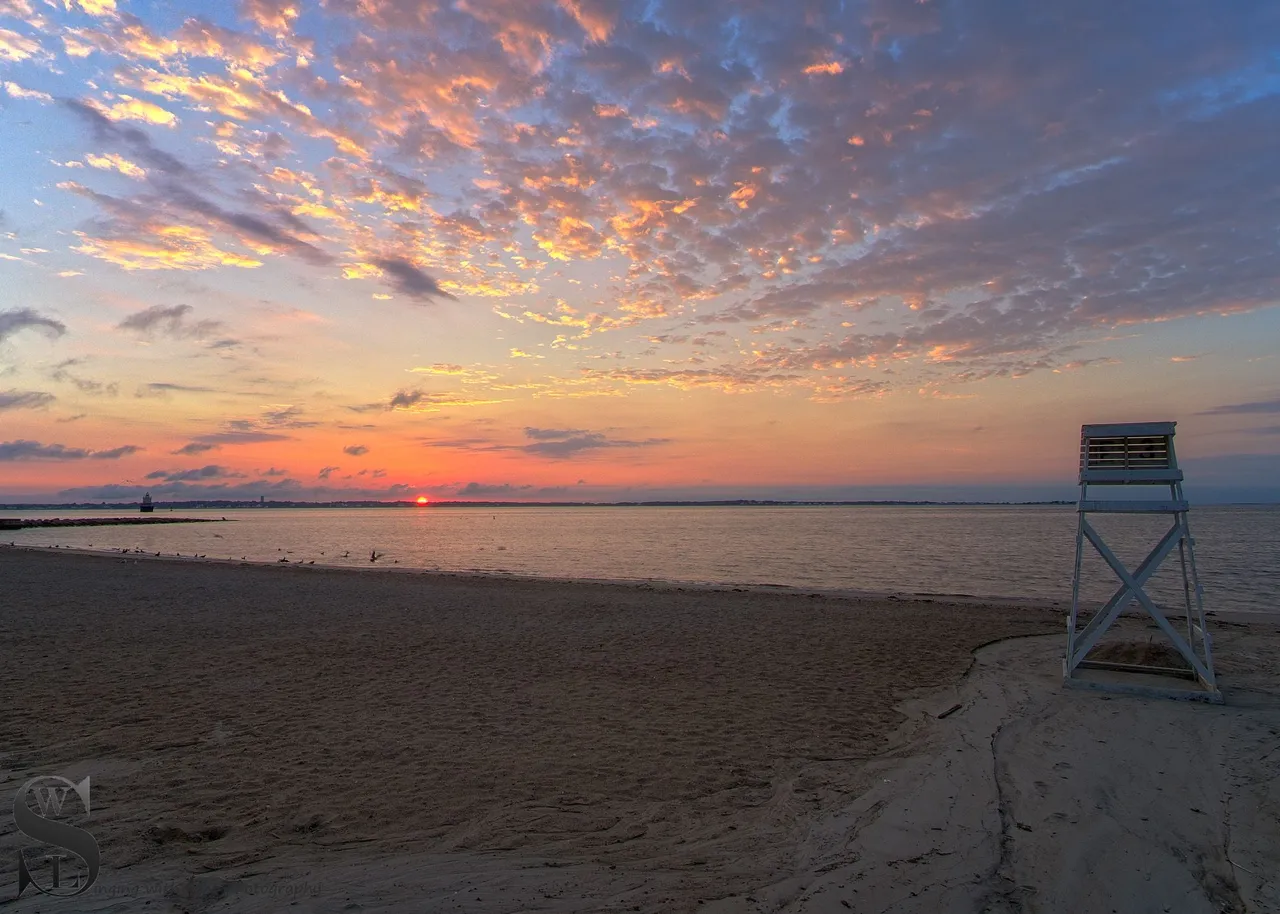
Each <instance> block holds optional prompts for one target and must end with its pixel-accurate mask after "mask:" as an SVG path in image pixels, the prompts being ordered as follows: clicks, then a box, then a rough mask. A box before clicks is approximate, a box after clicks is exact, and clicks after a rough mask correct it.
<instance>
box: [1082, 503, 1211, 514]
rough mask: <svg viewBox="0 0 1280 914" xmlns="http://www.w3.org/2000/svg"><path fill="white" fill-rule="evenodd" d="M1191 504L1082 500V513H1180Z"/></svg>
mask: <svg viewBox="0 0 1280 914" xmlns="http://www.w3.org/2000/svg"><path fill="white" fill-rule="evenodd" d="M1189 507H1190V505H1188V504H1187V502H1185V501H1082V502H1080V508H1079V511H1080V513H1081V514H1091V513H1094V512H1098V513H1102V514H1180V513H1182V512H1184V511H1186V510H1188V508H1189Z"/></svg>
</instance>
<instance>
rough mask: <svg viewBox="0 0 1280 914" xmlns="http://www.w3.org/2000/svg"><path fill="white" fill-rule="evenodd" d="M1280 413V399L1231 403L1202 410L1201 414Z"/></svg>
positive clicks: (1245, 414)
mask: <svg viewBox="0 0 1280 914" xmlns="http://www.w3.org/2000/svg"><path fill="white" fill-rule="evenodd" d="M1268 413H1280V399H1278V400H1255V401H1253V402H1252V403H1230V404H1227V405H1225V406H1215V407H1213V408H1212V409H1206V410H1202V411H1201V412H1200V413H1198V415H1201V416H1256V415H1258V414H1268Z"/></svg>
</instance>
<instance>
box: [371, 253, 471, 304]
mask: <svg viewBox="0 0 1280 914" xmlns="http://www.w3.org/2000/svg"><path fill="white" fill-rule="evenodd" d="M373 263H374V265H375V266H376V267H377V268H378V269H379V270H381V271H382V272H383V273H385V274H387V276H388V277H390V279H391V284H392V285H393V286H394V287H395V288H396V291H398V292H400V293H402V294H404V295H408V296H409V297H410V298H416V299H418V300H420V301H425V300H427V299H431V298H447V299H450V300H452V301H456V300H457V299H456V298H455V297H454V296H452V295H450V294H449V293H448V292H445V291H444V290H443V289H441V288H440V286H439V285H438V284H437V283H436V281H435V280H434V279H432V278H431V277H430V276H428V275H427V274H426V273H424V272H422V270H420V269H418V268H417V267H415V266H414V265H413V264H411V263H410V262H409V261H407V260H402V259H400V258H398V257H383V258H380V259H377V260H374V262H373Z"/></svg>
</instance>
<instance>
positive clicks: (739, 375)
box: [0, 0, 1280, 501]
mask: <svg viewBox="0 0 1280 914" xmlns="http://www.w3.org/2000/svg"><path fill="white" fill-rule="evenodd" d="M0 174H2V175H3V180H2V182H0V501H4V500H8V501H36V500H65V501H83V500H95V501H96V500H99V499H114V498H118V499H136V498H137V497H138V496H139V495H140V494H141V493H142V492H144V491H150V492H151V493H152V494H153V495H154V496H156V497H157V498H159V499H161V500H165V499H177V498H193V497H212V498H237V497H253V498H257V497H258V496H259V495H265V496H266V497H267V498H268V499H320V500H328V499H339V498H385V499H402V498H410V497H416V496H417V495H418V494H420V493H425V494H428V495H430V496H432V497H433V498H459V497H460V498H479V499H511V500H522V499H528V500H614V499H643V498H670V497H681V498H736V497H790V498H806V497H823V498H841V497H844V498H859V497H931V496H937V497H978V498H985V497H1013V498H1017V497H1023V496H1027V497H1044V496H1045V495H1047V494H1050V493H1052V494H1058V493H1064V495H1065V497H1070V495H1071V491H1072V489H1073V488H1074V466H1075V459H1076V454H1075V448H1076V446H1077V441H1078V436H1079V425H1080V424H1081V423H1082V422H1103V421H1138V420H1168V419H1174V420H1177V421H1178V423H1179V426H1178V438H1177V445H1178V448H1179V454H1180V457H1181V458H1182V462H1183V463H1184V465H1185V466H1186V468H1187V471H1188V480H1189V489H1190V491H1191V492H1192V494H1193V495H1194V494H1195V493H1196V492H1197V489H1196V486H1197V485H1199V487H1200V488H1199V491H1200V492H1202V493H1204V495H1205V497H1209V498H1218V499H1224V498H1229V499H1239V500H1245V499H1250V500H1252V499H1262V500H1280V358H1278V357H1277V355H1276V350H1277V344H1278V343H1280V310H1278V309H1277V308H1276V307H1275V305H1276V303H1277V301H1278V300H1280V248H1278V247H1277V239H1278V238H1280V234H1278V230H1280V4H1277V3H1275V2H1274V0H1257V2H1252V0H1238V2H1229V3H1223V2H1208V0H1205V2H1185V3H1169V2H1167V0H1160V2H1155V0H1153V2H1133V3H1116V2H1115V0H1080V2H1072V3H1062V4H1033V3H1010V2H997V0H927V2H921V0H870V2H855V0H847V2H841V0H788V2H778V0H741V2H705V0H638V2H631V0H617V2H615V0H538V2H535V0H324V2H304V0H238V2H226V3H215V2H205V3H186V2H172V0H168V2H146V3H144V2H132V0H0Z"/></svg>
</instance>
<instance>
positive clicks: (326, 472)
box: [316, 467, 342, 479]
mask: <svg viewBox="0 0 1280 914" xmlns="http://www.w3.org/2000/svg"><path fill="white" fill-rule="evenodd" d="M340 469H342V467H321V468H320V472H319V473H316V476H318V477H320V478H321V479H328V478H329V477H330V476H332V475H333V474H334V473H336V472H337V471H338V470H340Z"/></svg>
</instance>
